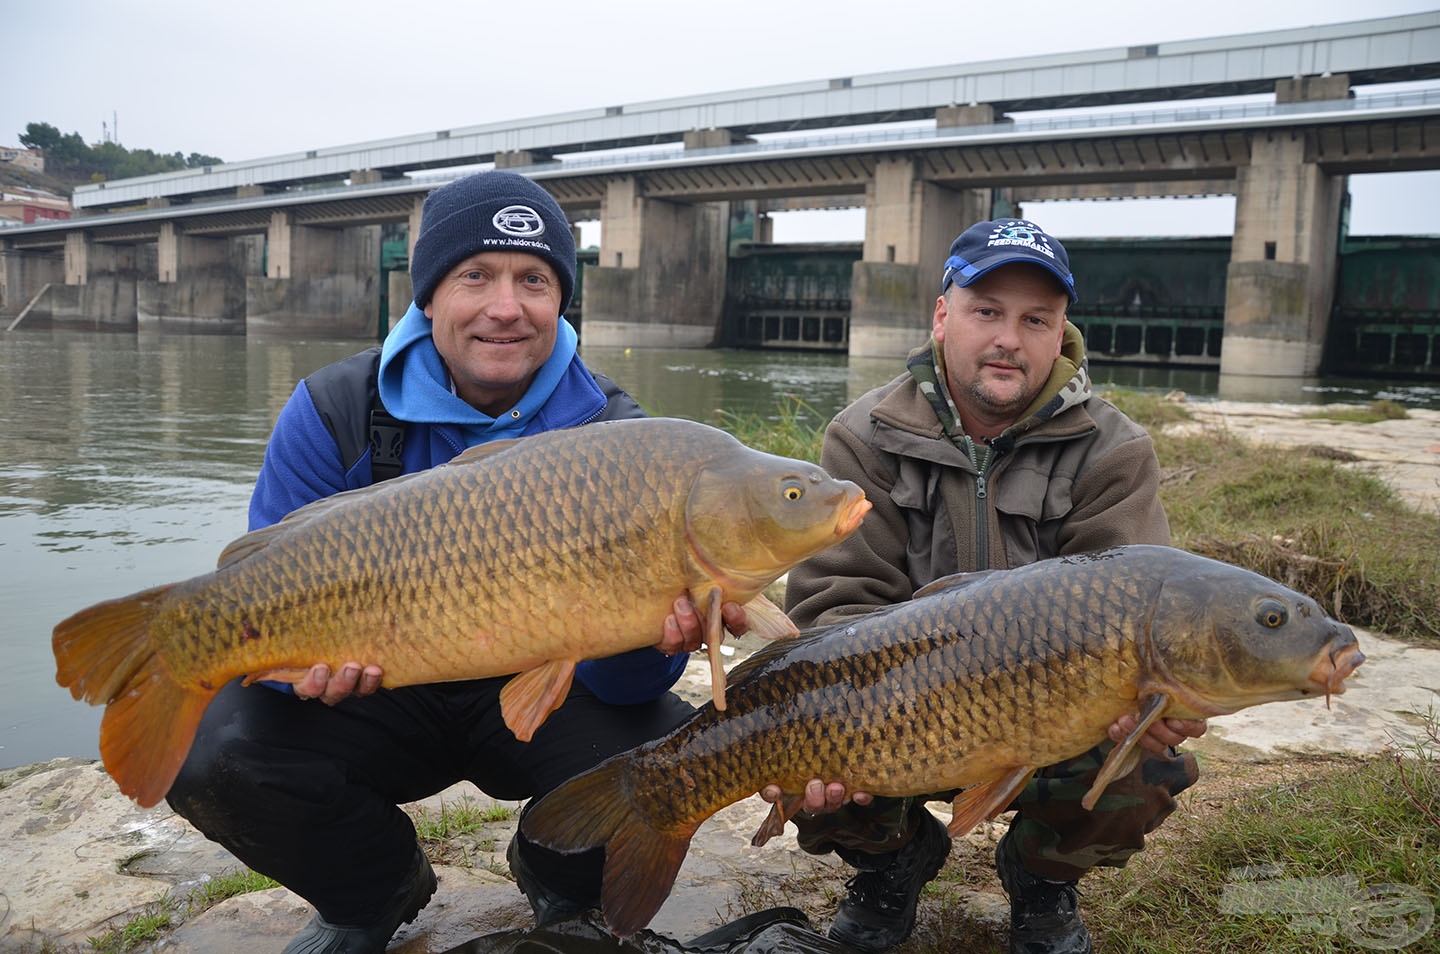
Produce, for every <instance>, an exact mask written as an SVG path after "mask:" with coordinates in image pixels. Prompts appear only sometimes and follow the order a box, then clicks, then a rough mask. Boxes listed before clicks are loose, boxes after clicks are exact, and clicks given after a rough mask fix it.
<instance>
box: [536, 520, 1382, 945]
mask: <svg viewBox="0 0 1440 954" xmlns="http://www.w3.org/2000/svg"><path fill="white" fill-rule="evenodd" d="M1363 660H1364V656H1363V655H1361V653H1360V649H1359V647H1358V645H1357V644H1356V641H1355V634H1354V633H1352V632H1351V631H1350V629H1349V627H1347V626H1343V625H1341V624H1339V623H1337V622H1335V621H1334V620H1332V619H1329V618H1328V617H1327V616H1326V615H1325V613H1324V612H1323V611H1322V610H1321V609H1320V607H1319V605H1318V604H1316V602H1315V601H1314V600H1312V599H1310V598H1309V597H1306V596H1302V595H1301V594H1299V593H1296V592H1294V591H1292V590H1289V589H1287V588H1285V587H1283V586H1281V585H1280V584H1279V583H1276V582H1274V581H1273V580H1270V579H1267V578H1266V577H1263V576H1260V575H1259V574H1256V573H1251V572H1250V571H1248V570H1243V569H1240V568H1239V567H1235V566H1231V565H1229V564H1225V563H1220V562H1217V561H1214V560H1209V559H1206V558H1204V557H1199V556H1195V555H1193V554H1190V553H1186V552H1184V551H1182V550H1176V549H1171V548H1169V547H1157V546H1131V547H1117V548H1115V549H1112V550H1106V551H1103V552H1100V553H1095V554H1090V555H1085V556H1071V557H1062V558H1058V559H1052V560H1044V561H1041V562H1038V563H1034V564H1030V565H1029V566H1025V567H1021V568H1018V569H1014V570H997V571H988V572H982V573H970V574H960V575H957V576H953V577H947V578H945V579H943V580H938V581H936V582H935V583H932V584H930V585H929V586H927V587H925V588H923V589H922V590H920V591H919V592H918V593H917V594H916V596H915V598H914V599H913V600H911V601H909V602H906V603H901V604H897V605H895V606H892V607H888V608H885V609H882V610H879V611H877V612H874V613H871V614H870V615H868V616H865V617H862V618H860V619H858V620H855V621H853V622H849V623H843V624H840V625H837V626H833V627H830V628H828V629H823V630H817V631H813V632H811V633H806V634H804V635H802V636H801V637H800V639H798V640H793V641H789V642H787V643H783V644H781V643H775V644H772V645H770V646H767V647H765V648H763V649H762V650H760V651H759V652H758V653H756V654H755V655H753V656H751V657H750V658H749V659H747V660H746V661H745V662H744V663H742V664H740V665H739V666H736V667H735V668H734V669H733V670H732V671H731V674H730V688H729V690H728V692H727V703H728V704H727V705H726V708H725V710H724V711H723V712H722V711H719V710H717V709H715V708H714V707H713V706H706V707H705V708H702V709H701V710H699V711H698V712H697V713H696V714H695V716H693V717H692V718H691V719H689V720H687V721H686V722H685V723H683V724H682V725H681V726H679V727H678V728H677V729H675V731H673V732H672V733H670V734H669V735H667V736H665V737H663V738H661V739H657V740H656V741H654V742H651V743H648V744H646V745H643V746H640V747H639V748H636V749H633V750H631V751H630V752H626V753H622V754H620V755H617V756H615V757H614V758H612V759H609V760H607V761H606V762H603V763H601V764H600V765H598V766H596V767H595V768H594V769H592V770H590V771H589V772H586V773H584V774H582V775H579V776H577V777H576V778H574V779H571V780H570V781H568V782H566V783H565V784H563V785H561V786H560V787H558V788H556V789H555V790H553V791H552V792H550V793H549V794H548V795H546V796H545V797H544V798H543V799H541V800H540V801H539V802H537V803H536V804H535V805H534V806H533V807H532V808H531V810H530V811H528V812H527V813H526V814H525V816H524V817H523V818H522V820H521V830H522V831H524V832H525V834H526V835H527V836H528V837H530V838H532V839H534V840H535V841H537V842H539V843H541V844H543V845H548V846H549V847H551V848H554V849H557V850H559V851H565V852H571V851H580V850H584V849H587V848H592V847H596V846H600V845H603V846H605V851H606V856H605V873H604V884H603V887H602V891H601V902H602V908H603V911H604V915H605V920H606V923H607V924H608V926H609V927H610V928H611V930H612V931H614V932H615V933H616V934H617V935H620V936H622V937H624V936H629V935H630V934H633V933H634V932H635V931H637V930H639V929H640V928H641V927H644V926H645V925H646V924H647V923H649V921H650V919H651V918H652V917H653V916H654V914H655V912H656V911H657V910H658V909H659V908H660V905H661V904H662V903H663V902H664V900H665V897H666V895H668V894H669V892H670V888H671V886H672V885H673V884H674V882H675V875H676V872H677V871H678V870H679V867H680V863H681V862H682V861H683V860H684V858H685V853H686V850H687V847H688V845H689V843H690V838H691V837H692V836H693V835H694V833H695V831H696V829H697V828H699V826H700V824H701V823H702V822H703V821H704V820H705V819H707V818H709V817H710V816H711V815H712V814H714V813H715V812H716V811H718V810H720V809H721V808H724V807H725V806H726V805H729V804H731V803H733V802H737V801H739V800H741V799H743V798H745V797H747V796H749V795H752V794H753V793H755V792H756V791H758V790H759V789H760V788H762V787H763V786H765V785H768V784H772V783H775V784H779V785H780V786H781V788H782V789H783V790H784V792H785V793H787V794H786V796H785V797H784V798H783V799H782V800H781V801H780V802H778V803H777V804H776V805H775V806H773V807H772V810H771V813H770V815H769V816H768V817H767V818H766V819H765V822H764V823H763V824H762V825H761V827H760V830H759V831H758V832H757V833H756V835H755V838H754V844H756V845H759V844H763V843H764V842H765V841H766V840H767V839H768V838H769V837H771V836H772V835H776V834H779V833H780V832H781V831H782V830H783V829H784V826H785V821H786V820H787V819H788V817H789V816H790V815H791V814H793V813H794V812H795V811H796V810H797V809H798V808H799V806H800V804H801V796H800V794H799V793H800V792H801V791H802V790H803V786H804V784H805V783H806V781H808V780H809V779H812V778H821V779H825V780H827V781H840V782H844V783H845V785H846V787H847V789H849V790H850V791H865V792H870V793H872V794H875V795H926V794H930V793H934V792H945V791H950V790H954V789H963V791H962V792H961V794H960V795H959V796H958V797H957V798H956V799H955V804H954V820H953V821H952V822H951V824H950V831H951V832H952V833H954V834H962V833H964V832H966V831H968V830H969V829H970V828H972V827H974V826H975V825H976V824H978V823H979V822H981V821H983V820H985V819H987V818H991V817H993V816H995V815H996V814H998V813H999V812H1001V811H1002V810H1004V809H1005V807H1006V805H1008V804H1009V803H1010V801H1011V800H1012V798H1013V797H1014V796H1015V795H1016V794H1017V793H1018V792H1019V791H1020V789H1021V788H1022V787H1023V786H1024V785H1025V783H1026V782H1027V781H1028V780H1029V778H1030V776H1031V775H1032V774H1033V773H1034V772H1035V770H1036V769H1038V768H1041V767H1043V766H1047V765H1053V764H1055V763H1057V762H1061V761H1063V760H1065V759H1067V758H1071V757H1074V756H1076V755H1079V754H1081V753H1083V752H1085V751H1087V750H1089V749H1091V748H1092V747H1094V746H1095V745H1097V744H1098V743H1100V742H1103V741H1105V739H1106V737H1107V736H1106V730H1107V728H1108V727H1109V726H1110V724H1111V723H1112V722H1114V721H1115V719H1116V718H1118V717H1119V716H1121V715H1123V714H1125V713H1135V712H1137V711H1138V713H1139V714H1140V725H1139V727H1138V728H1136V730H1135V732H1134V733H1132V734H1131V736H1130V737H1129V738H1128V739H1126V740H1125V742H1124V743H1123V744H1120V745H1117V746H1116V747H1115V748H1114V749H1113V750H1112V751H1111V753H1110V755H1109V757H1108V758H1107V759H1106V761H1105V764H1104V766H1103V767H1102V769H1101V771H1100V774H1099V776H1098V778H1097V779H1096V781H1095V784H1094V787H1093V788H1092V789H1091V790H1090V791H1089V792H1088V794H1087V795H1086V796H1085V798H1084V805H1085V807H1086V808H1092V807H1094V804H1095V800H1096V799H1097V798H1099V797H1100V794H1101V793H1102V792H1103V791H1104V789H1105V787H1106V786H1107V785H1109V784H1110V782H1111V781H1113V780H1114V779H1116V778H1118V777H1120V776H1121V775H1123V774H1125V773H1126V772H1128V771H1129V770H1130V768H1131V767H1132V766H1133V765H1134V764H1135V762H1136V760H1138V758H1139V755H1140V749H1139V748H1138V747H1137V744H1136V743H1137V740H1138V739H1139V737H1140V736H1141V735H1142V734H1143V733H1144V732H1145V730H1146V729H1147V728H1148V727H1149V726H1150V724H1151V723H1153V722H1154V721H1155V720H1157V719H1159V718H1161V717H1162V716H1178V717H1183V718H1208V717H1210V716H1215V715H1221V714H1224V713H1230V712H1235V711H1237V710H1239V709H1243V708H1245V707H1247V706H1252V705H1256V704H1258V703H1262V702H1272V701H1276V700H1282V699H1299V698H1303V697H1306V696H1319V695H1324V696H1325V697H1326V699H1327V701H1328V699H1329V694H1330V693H1332V692H1333V693H1338V692H1342V691H1343V690H1344V687H1343V686H1342V684H1341V681H1342V680H1343V679H1344V678H1345V677H1346V676H1348V675H1349V674H1350V673H1351V672H1352V671H1353V670H1354V669H1355V667H1356V666H1358V665H1360V663H1361V662H1362V661H1363Z"/></svg>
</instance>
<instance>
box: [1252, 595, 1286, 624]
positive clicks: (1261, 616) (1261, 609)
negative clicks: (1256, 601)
mask: <svg viewBox="0 0 1440 954" xmlns="http://www.w3.org/2000/svg"><path fill="white" fill-rule="evenodd" d="M1289 618H1290V614H1289V613H1288V612H1287V611H1286V610H1285V604H1283V603H1281V602H1280V601H1279V600H1261V601H1260V605H1259V606H1258V607H1257V608H1256V610H1255V622H1257V623H1259V624H1260V625H1261V626H1264V627H1265V628H1266V629H1276V628H1278V627H1281V626H1284V625H1285V621H1286V620H1288V619H1289Z"/></svg>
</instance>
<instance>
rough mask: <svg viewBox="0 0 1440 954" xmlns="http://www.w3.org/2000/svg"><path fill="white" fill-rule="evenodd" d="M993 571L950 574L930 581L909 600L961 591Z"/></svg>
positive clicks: (993, 571)
mask: <svg viewBox="0 0 1440 954" xmlns="http://www.w3.org/2000/svg"><path fill="white" fill-rule="evenodd" d="M995 572H997V571H995V570H971V571H970V572H968V573H951V574H950V575H949V576H942V577H940V579H938V580H931V581H930V582H929V583H926V584H925V585H924V586H922V587H920V589H918V590H916V591H915V595H914V596H912V597H910V598H911V599H919V598H920V597H922V596H934V595H935V594H936V593H943V592H945V591H946V590H956V589H963V588H964V587H967V586H974V585H975V584H976V583H979V582H980V581H981V580H983V579H985V578H986V577H988V576H989V575H990V574H992V573H995Z"/></svg>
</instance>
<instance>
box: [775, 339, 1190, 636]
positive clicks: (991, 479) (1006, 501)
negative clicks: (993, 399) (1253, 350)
mask: <svg viewBox="0 0 1440 954" xmlns="http://www.w3.org/2000/svg"><path fill="white" fill-rule="evenodd" d="M930 351H931V346H930V345H926V346H924V347H923V348H921V349H918V350H917V351H915V352H913V353H912V354H911V356H910V359H909V364H910V367H909V368H907V371H906V373H905V374H902V375H900V376H899V377H897V378H895V379H894V380H893V381H891V382H890V383H888V384H886V385H883V386H881V387H879V388H877V389H875V390H874V391H871V392H870V393H868V394H866V395H864V396H863V397H861V398H860V399H859V400H857V401H855V402H854V403H853V404H851V405H850V406H849V407H847V408H846V409H845V410H843V411H841V412H840V413H839V414H838V415H837V416H836V417H835V419H834V420H833V421H831V423H830V426H829V428H828V429H827V431H826V433H825V442H824V446H823V449H822V451H821V457H820V463H821V464H822V465H823V466H824V467H825V469H826V470H828V471H829V472H830V473H831V474H832V475H834V476H836V477H842V478H845V479H847V480H853V481H855V482H856V483H858V484H859V485H860V486H861V487H863V488H864V489H865V495H866V496H867V497H868V498H869V499H870V501H871V503H872V504H873V505H874V510H873V511H871V512H870V513H869V514H867V515H866V517H865V520H864V522H863V523H862V524H861V527H860V529H859V530H858V531H857V532H856V533H854V534H852V535H851V536H850V537H848V538H847V539H845V540H844V541H842V542H841V543H839V544H837V545H836V546H834V547H831V548H830V549H828V550H826V551H824V552H822V553H820V554H818V555H817V556H815V557H812V558H811V559H810V560H808V561H806V562H805V563H804V564H802V565H800V566H798V567H796V568H795V569H794V570H792V571H791V572H790V577H789V584H788V587H787V592H786V606H787V609H788V611H789V613H790V616H791V618H792V619H793V620H794V621H795V623H796V625H798V626H800V627H802V628H805V627H810V626H815V625H819V624H828V623H834V622H839V621H840V620H843V619H846V618H850V617H853V616H857V615H860V614H862V613H865V612H868V611H870V610H873V609H875V608H876V607H879V606H886V605H889V604H891V603H898V602H901V601H903V600H908V599H910V597H911V596H912V595H913V594H914V592H915V590H917V589H919V588H920V587H921V586H923V585H925V584H926V583H929V582H930V581H932V580H935V579H938V578H940V577H942V576H945V575H947V574H950V573H956V572H960V571H965V570H977V569H986V568H991V567H1012V566H1021V565H1023V564H1026V563H1031V562H1033V561H1035V560H1041V559H1045V558H1048V557H1053V556H1060V555H1062V554H1066V553H1081V552H1086V551H1091V550H1098V549H1102V548H1104V547H1108V546H1115V545H1119V544H1130V543H1158V544H1168V543H1169V542H1170V527H1169V524H1168V522H1167V520H1166V518H1165V511H1164V508H1163V507H1162V506H1161V504H1160V499H1159V496H1158V493H1159V485H1160V465H1159V462H1158V461H1157V460H1156V458H1155V448H1154V445H1153V444H1152V442H1151V440H1150V436H1149V434H1147V433H1146V431H1145V429H1144V428H1142V427H1140V426H1139V425H1138V424H1136V423H1135V422H1133V421H1131V420H1130V419H1129V418H1128V417H1126V416H1125V415H1124V414H1122V413H1121V412H1120V411H1119V410H1117V409H1116V408H1115V406H1114V405H1112V404H1110V403H1109V402H1107V401H1105V400H1104V399H1102V398H1100V397H1099V396H1097V395H1094V394H1092V393H1091V391H1090V381H1089V376H1088V373H1087V370H1086V362H1085V345H1084V341H1083V339H1082V338H1081V336H1080V333H1079V331H1078V330H1076V329H1075V328H1074V326H1073V325H1072V326H1070V327H1069V328H1068V329H1067V330H1066V336H1065V341H1064V344H1063V346H1062V356H1061V358H1060V359H1059V360H1057V362H1056V371H1055V373H1052V375H1051V379H1050V381H1049V382H1048V383H1047V385H1046V387H1045V389H1044V391H1043V392H1042V393H1041V394H1040V395H1039V397H1038V398H1037V399H1036V401H1035V402H1034V404H1032V405H1031V408H1030V409H1029V410H1028V412H1027V413H1026V414H1025V415H1023V416H1022V418H1021V419H1020V420H1019V421H1018V422H1017V423H1016V424H1014V425H1012V426H1011V427H1010V428H1008V429H1007V430H1006V431H1005V433H1004V434H1002V435H1001V436H1000V437H999V438H997V439H996V440H995V441H994V442H992V446H991V447H990V448H989V449H988V451H989V452H988V454H986V453H984V451H985V448H981V453H980V454H977V455H974V456H978V457H981V458H982V461H981V466H978V467H977V464H976V461H975V460H974V459H973V457H972V454H971V453H970V452H968V451H967V447H966V446H965V441H964V438H963V435H958V434H955V433H954V431H955V430H957V428H955V427H954V426H953V425H952V426H950V427H947V422H945V421H942V417H946V416H947V415H946V411H945V405H946V404H947V403H948V402H947V401H946V400H945V399H944V396H943V394H942V395H940V396H939V400H938V401H932V397H934V396H935V395H934V387H933V383H934V381H935V378H936V371H935V368H934V363H933V360H931V359H929V353H930ZM927 362H928V369H927V367H926V365H927ZM927 392H929V395H930V396H927Z"/></svg>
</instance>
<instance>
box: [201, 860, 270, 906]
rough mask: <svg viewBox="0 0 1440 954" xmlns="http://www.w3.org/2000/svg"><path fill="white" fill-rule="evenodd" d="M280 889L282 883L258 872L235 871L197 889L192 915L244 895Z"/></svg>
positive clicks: (213, 879) (212, 879)
mask: <svg viewBox="0 0 1440 954" xmlns="http://www.w3.org/2000/svg"><path fill="white" fill-rule="evenodd" d="M278 887H280V882H278V881H276V880H275V879H274V878H268V877H266V876H265V875H262V874H260V872H258V871H251V870H250V869H249V868H246V869H244V870H242V871H234V872H230V873H228V874H222V875H220V876H219V877H218V878H211V879H210V880H209V881H207V882H205V883H204V884H202V885H201V886H200V887H198V888H196V889H195V890H194V891H193V892H191V894H190V913H191V914H198V913H200V912H201V911H205V910H208V909H209V908H213V907H215V905H217V904H219V903H220V902H222V901H227V900H229V899H230V898H234V897H238V896H239V895H242V894H250V893H252V892H255V891H269V890H270V889H271V888H278Z"/></svg>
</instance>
